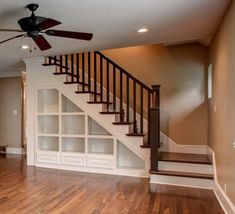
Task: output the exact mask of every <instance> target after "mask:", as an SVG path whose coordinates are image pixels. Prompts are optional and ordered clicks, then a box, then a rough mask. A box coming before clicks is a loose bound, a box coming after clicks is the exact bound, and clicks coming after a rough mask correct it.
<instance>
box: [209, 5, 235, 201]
mask: <svg viewBox="0 0 235 214" xmlns="http://www.w3.org/2000/svg"><path fill="white" fill-rule="evenodd" d="M234 38H235V2H234V1H233V3H232V5H231V7H230V9H229V11H228V13H227V14H226V16H225V18H224V20H223V23H222V25H221V26H220V29H219V31H218V32H217V34H216V36H215V38H214V40H213V41H212V45H211V47H210V53H211V54H210V58H211V63H212V65H213V97H212V99H211V100H210V105H209V127H210V128H209V145H210V146H211V147H212V149H213V150H214V151H215V156H216V163H217V173H218V179H219V183H220V185H221V187H222V188H224V185H225V184H227V194H228V196H229V197H230V199H231V200H232V201H233V203H234V204H235V185H234V182H235V149H233V147H232V142H233V141H235V43H234V41H235V40H234ZM215 106H216V112H214V110H213V109H214V107H215Z"/></svg>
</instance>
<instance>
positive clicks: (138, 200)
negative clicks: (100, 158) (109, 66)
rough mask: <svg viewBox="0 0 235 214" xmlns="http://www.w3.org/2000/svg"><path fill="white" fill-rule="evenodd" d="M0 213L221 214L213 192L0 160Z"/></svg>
mask: <svg viewBox="0 0 235 214" xmlns="http://www.w3.org/2000/svg"><path fill="white" fill-rule="evenodd" d="M0 213H1V214H5V213H6V214H13V213H17V214H18V213H20V214H21V213H23V214H44V213H50V214H90V213H93V214H99V213H105V214H106V213H107V214H121V213H128V214H132V213H134V214H142V213H145V214H150V213H160V214H162V213H163V214H171V213H177V214H178V213H179V214H189V213H192V214H194V213H195V214H204V213H205V214H208V213H211V214H217V213H223V211H222V209H221V208H220V206H219V203H218V202H217V200H216V198H215V196H214V194H213V192H212V191H210V190H202V189H201V190H200V189H192V188H183V187H174V186H165V185H151V186H150V185H149V180H148V179H140V178H131V177H122V176H110V175H99V174H91V173H90V174H89V173H79V172H71V171H60V170H51V169H43V168H34V167H26V163H25V159H24V158H21V157H20V156H17V155H8V156H7V158H6V157H4V156H0Z"/></svg>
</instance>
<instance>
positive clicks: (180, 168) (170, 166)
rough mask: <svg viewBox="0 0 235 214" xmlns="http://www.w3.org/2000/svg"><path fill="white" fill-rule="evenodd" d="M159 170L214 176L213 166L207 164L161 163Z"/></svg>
mask: <svg viewBox="0 0 235 214" xmlns="http://www.w3.org/2000/svg"><path fill="white" fill-rule="evenodd" d="M158 168H159V170H163V171H175V172H192V173H202V174H210V175H213V166H212V165H207V164H191V163H176V162H166V161H159V166H158Z"/></svg>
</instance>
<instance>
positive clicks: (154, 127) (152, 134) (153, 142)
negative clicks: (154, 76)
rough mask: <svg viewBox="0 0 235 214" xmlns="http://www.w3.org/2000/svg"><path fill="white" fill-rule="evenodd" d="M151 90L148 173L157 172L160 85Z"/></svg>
mask: <svg viewBox="0 0 235 214" xmlns="http://www.w3.org/2000/svg"><path fill="white" fill-rule="evenodd" d="M152 90H153V93H152V102H151V107H150V109H149V141H150V148H151V156H150V159H151V165H150V171H157V170H158V148H159V146H160V85H153V86H152Z"/></svg>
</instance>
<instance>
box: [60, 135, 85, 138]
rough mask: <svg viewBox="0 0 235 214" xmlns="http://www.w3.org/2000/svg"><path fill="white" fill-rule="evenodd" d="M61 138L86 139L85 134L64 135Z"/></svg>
mask: <svg viewBox="0 0 235 214" xmlns="http://www.w3.org/2000/svg"><path fill="white" fill-rule="evenodd" d="M61 137H67V138H72V137H79V138H85V135H84V134H62V135H61Z"/></svg>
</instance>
